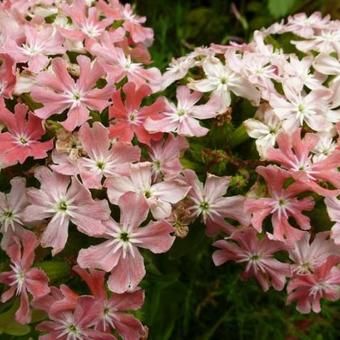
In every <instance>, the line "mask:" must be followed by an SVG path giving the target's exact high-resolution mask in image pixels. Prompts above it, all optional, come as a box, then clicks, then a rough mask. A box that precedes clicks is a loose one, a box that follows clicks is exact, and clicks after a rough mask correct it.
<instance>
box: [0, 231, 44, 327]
mask: <svg viewBox="0 0 340 340" xmlns="http://www.w3.org/2000/svg"><path fill="white" fill-rule="evenodd" d="M37 246H38V241H37V238H36V237H35V235H34V234H33V233H32V232H30V231H27V230H25V231H24V230H22V231H20V233H19V234H13V235H12V239H11V242H10V243H9V244H8V245H7V247H6V253H7V255H8V256H9V257H10V259H11V263H12V264H11V269H12V270H11V271H9V272H3V273H0V282H1V283H3V284H6V285H8V286H10V288H9V289H8V290H7V291H5V292H4V293H3V294H2V296H1V302H3V303H4V302H6V301H8V300H9V299H10V298H11V297H12V296H13V295H14V294H16V295H20V306H19V309H18V310H17V312H16V313H15V319H16V320H17V321H18V322H20V323H22V324H26V323H29V322H30V320H31V311H30V307H29V297H28V293H30V294H31V295H32V296H33V298H39V297H41V296H44V295H46V294H48V293H49V292H50V289H49V287H48V277H47V275H46V274H45V273H44V272H43V271H42V270H40V269H37V268H31V267H32V264H33V261H34V250H35V248H37Z"/></svg>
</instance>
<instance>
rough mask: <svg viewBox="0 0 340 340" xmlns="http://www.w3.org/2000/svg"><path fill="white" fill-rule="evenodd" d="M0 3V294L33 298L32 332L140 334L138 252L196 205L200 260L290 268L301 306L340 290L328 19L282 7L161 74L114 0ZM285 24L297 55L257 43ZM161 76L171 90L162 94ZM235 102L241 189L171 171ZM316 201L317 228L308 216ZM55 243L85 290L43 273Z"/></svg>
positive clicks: (270, 278) (335, 30)
mask: <svg viewBox="0 0 340 340" xmlns="http://www.w3.org/2000/svg"><path fill="white" fill-rule="evenodd" d="M0 11H1V16H0V75H1V76H0V95H1V96H0V123H1V127H2V129H1V133H0V164H1V169H2V175H3V178H5V184H4V185H2V187H1V189H2V191H3V192H1V194H0V221H1V234H2V239H1V248H2V250H3V251H4V252H5V253H6V254H7V255H8V258H9V260H10V261H9V263H8V264H9V267H10V270H9V271H4V272H2V273H1V274H0V283H2V284H4V285H7V286H8V287H9V288H8V290H6V291H4V292H3V294H2V296H1V299H2V301H3V302H5V301H8V300H10V299H11V298H12V297H13V296H14V295H19V296H20V303H19V307H18V309H17V311H16V320H17V321H18V322H20V323H23V324H25V323H29V322H30V321H31V310H32V309H34V310H42V311H44V312H45V313H46V315H47V316H46V318H48V319H46V320H44V321H42V322H40V323H39V324H38V326H37V330H39V331H41V332H42V334H43V335H41V339H116V336H121V337H122V338H124V339H141V338H145V337H146V336H147V327H146V326H144V325H143V324H142V323H141V322H140V321H139V320H137V318H136V317H135V316H134V314H133V311H134V310H136V309H138V308H140V307H141V306H142V304H143V301H144V291H143V290H142V289H141V288H140V286H139V285H140V283H141V281H142V280H143V278H144V277H145V275H146V269H145V265H144V256H145V255H146V254H147V252H148V251H150V252H152V253H154V254H159V253H165V252H167V251H168V250H169V249H170V248H171V246H172V244H173V243H174V241H175V239H176V236H177V237H185V236H186V233H187V232H188V231H189V232H190V227H188V226H189V225H190V224H191V223H192V222H193V221H194V220H196V219H197V220H199V221H201V222H202V223H203V224H204V225H205V226H206V234H207V235H208V236H209V237H211V238H213V239H214V243H213V246H214V247H216V248H218V249H217V250H215V251H214V253H213V255H212V258H213V262H214V264H215V265H222V264H223V263H225V262H226V261H235V262H244V263H245V264H246V269H245V271H244V273H243V274H242V277H243V278H244V279H248V278H250V277H254V278H255V279H256V280H257V281H258V282H259V284H260V286H261V287H262V288H263V290H265V291H266V290H268V289H269V288H270V287H271V286H272V287H273V288H274V289H276V290H282V289H284V287H285V284H286V282H287V281H288V284H287V292H288V300H287V301H288V302H292V301H296V302H297V309H298V310H299V311H300V312H302V313H308V312H310V311H311V310H312V311H314V312H319V311H320V300H321V299H328V300H332V301H333V300H336V299H338V298H340V269H339V268H338V265H339V264H340V248H339V244H340V200H338V199H337V196H338V195H339V194H340V172H339V171H338V167H340V148H339V146H338V145H339V144H338V141H337V139H338V134H339V130H340V127H339V124H340V111H339V106H340V101H339V98H340V92H339V89H340V61H339V57H340V33H339V32H340V25H339V22H338V21H331V20H330V18H328V17H324V18H322V17H321V15H320V14H319V13H315V14H313V15H312V16H311V17H306V16H305V15H304V14H298V15H295V16H293V17H290V18H288V22H287V23H285V24H284V23H281V24H275V25H273V26H271V27H269V28H268V29H264V30H262V31H257V32H255V34H254V38H253V40H252V41H251V42H250V43H249V44H241V45H238V44H235V43H231V44H230V45H227V46H222V45H211V46H210V47H207V48H197V49H195V50H194V51H193V52H191V53H190V54H188V55H187V56H184V57H180V58H179V59H174V60H173V61H172V62H171V64H170V65H169V67H168V69H167V70H166V71H165V72H164V73H163V74H162V73H161V72H160V70H159V69H157V68H156V67H152V66H150V64H151V57H150V54H149V52H148V47H149V45H150V44H151V42H152V40H153V32H152V30H151V29H150V28H147V27H145V26H144V22H145V20H146V18H144V17H139V16H137V15H136V14H135V13H134V12H133V10H132V8H131V6H130V5H128V4H126V5H122V4H120V3H119V1H118V0H110V1H106V2H105V1H103V0H99V1H89V0H74V1H66V0H64V1H57V0H55V1H54V0H29V1H26V0H25V1H23V0H19V1H12V0H6V1H4V2H2V3H1V5H0ZM286 33H290V34H294V35H295V38H294V39H296V40H292V41H291V44H292V48H295V49H296V50H297V51H298V52H299V55H303V57H301V58H298V57H297V53H296V54H287V53H285V52H284V51H283V50H282V49H278V48H276V47H274V46H273V45H272V44H269V43H268V41H271V40H270V39H267V38H268V37H269V36H270V37H271V38H272V37H273V36H275V37H278V39H279V37H280V35H281V34H286ZM273 39H274V38H272V40H273ZM171 87H174V88H175V90H176V91H173V93H175V92H176V96H175V98H173V97H172V96H171V95H169V96H168V97H165V96H164V93H167V92H164V91H165V90H166V89H168V88H171ZM169 93H171V91H169ZM239 101H242V102H246V103H247V104H248V107H252V108H254V114H250V115H249V116H248V117H249V118H248V119H247V120H245V121H244V122H243V123H242V125H241V126H240V127H239V128H241V129H242V128H243V127H244V128H245V129H246V131H247V132H248V134H249V136H250V137H251V138H254V139H255V144H256V148H257V151H258V155H259V158H260V159H259V160H258V162H260V163H261V165H259V166H257V167H256V171H254V170H253V174H252V175H253V177H254V178H256V180H255V181H256V182H255V183H254V182H253V183H251V184H253V186H252V187H250V186H248V187H247V188H246V189H244V188H243V189H242V190H237V189H238V187H237V183H236V182H237V181H236V182H235V176H233V175H235V172H234V173H233V172H232V171H230V172H229V171H226V173H223V174H221V173H215V174H213V173H211V172H213V171H210V170H209V168H208V170H207V171H206V173H204V172H202V171H199V170H197V167H195V166H191V169H188V167H189V166H186V167H187V168H186V169H185V168H184V165H187V164H188V165H190V164H191V163H190V162H186V159H185V158H183V154H184V153H185V152H186V151H187V150H189V152H190V150H191V149H193V148H194V142H193V143H191V142H192V141H196V140H197V139H198V138H192V137H201V138H206V137H205V136H209V135H210V134H213V133H214V129H217V127H218V126H221V124H222V125H223V124H226V125H227V124H235V121H237V120H235V119H234V117H235V116H237V112H235V113H232V114H231V116H232V117H229V118H228V117H227V119H226V121H223V119H224V117H225V116H228V115H230V113H231V106H233V105H234V104H235V105H236V104H237V102H239ZM228 119H229V122H228ZM230 120H233V123H230ZM234 136H235V135H234ZM225 138H226V141H227V136H225ZM235 138H236V137H235ZM231 143H234V144H236V143H237V141H235V140H234V141H233V140H232V141H231ZM209 147H210V146H209ZM209 150H210V151H214V150H211V149H209ZM209 150H208V151H209ZM215 151H216V150H215ZM212 154H213V155H214V153H212ZM232 157H233V156H232V155H231V156H229V158H232ZM219 161H220V160H219V159H217V161H216V159H215V162H217V163H218V162H219ZM232 161H233V162H234V165H235V164H239V163H238V161H236V160H232ZM241 161H242V160H241ZM250 168H251V167H249V169H248V170H249V172H251V169H250ZM253 169H254V167H253ZM195 170H196V171H195ZM204 177H206V179H205V182H204V183H203V182H202V179H204ZM250 177H251V176H249V178H250ZM249 181H250V179H249ZM235 183H236V184H235ZM9 188H10V189H9ZM8 189H9V190H8ZM316 206H321V207H322V209H321V210H322V211H323V213H324V214H327V218H329V219H330V220H331V221H332V222H334V223H335V224H334V226H333V227H332V229H331V230H330V231H323V226H320V225H318V220H317V219H315V218H313V217H312V215H311V214H310V213H311V212H313V211H314V209H315V207H316ZM319 210H320V209H319ZM195 227H196V226H195ZM202 232H204V231H203V230H202ZM78 239H79V240H81V242H80V243H79V242H76V241H77V240H78ZM44 248H46V249H44ZM145 249H146V250H147V251H145ZM70 254H71V256H70ZM278 255H280V256H279V257H278ZM53 258H57V259H61V260H67V261H68V262H69V263H71V265H72V267H73V270H74V272H75V273H77V274H78V275H79V277H80V278H81V279H82V280H83V281H84V282H85V283H86V285H87V286H88V289H85V290H84V291H83V290H81V291H76V288H74V287H73V286H72V285H71V287H69V286H67V285H65V284H61V285H60V286H59V287H56V286H53V280H52V279H51V278H49V271H48V269H46V273H45V272H44V271H43V269H44V265H43V264H44V261H51V259H52V261H53ZM39 265H40V267H41V268H38V267H39ZM45 268H47V267H46V266H45ZM74 276H76V275H74ZM77 280H80V279H79V278H77ZM13 300H14V299H13Z"/></svg>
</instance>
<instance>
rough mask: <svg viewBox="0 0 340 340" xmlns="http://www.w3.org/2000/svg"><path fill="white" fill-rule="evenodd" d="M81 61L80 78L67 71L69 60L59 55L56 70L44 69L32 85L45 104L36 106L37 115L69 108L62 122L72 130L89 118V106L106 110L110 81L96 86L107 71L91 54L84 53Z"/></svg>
mask: <svg viewBox="0 0 340 340" xmlns="http://www.w3.org/2000/svg"><path fill="white" fill-rule="evenodd" d="M77 62H78V64H79V66H80V76H79V78H78V80H77V81H76V82H75V81H74V80H73V78H72V77H71V76H70V75H69V74H68V72H67V64H66V61H64V60H63V59H62V58H55V59H53V60H52V69H53V73H51V72H50V71H47V72H42V73H40V74H39V75H38V77H37V81H36V85H35V86H33V88H32V98H33V99H34V100H35V101H37V102H40V103H42V104H43V105H44V106H43V107H42V108H40V109H37V110H35V115H36V116H38V117H40V118H42V119H46V118H48V117H50V116H52V115H53V114H61V113H62V112H63V111H64V110H66V109H68V112H67V119H66V120H65V121H64V122H63V123H62V125H63V126H64V128H65V129H66V130H68V131H72V130H74V129H75V128H76V127H77V126H80V125H82V124H84V123H85V122H86V121H87V120H88V119H89V110H97V111H102V110H104V108H105V107H106V106H108V104H109V102H108V99H109V97H110V95H111V94H112V88H111V86H109V85H107V86H105V87H104V88H102V89H99V88H95V86H96V82H97V81H98V79H100V78H101V77H102V76H103V75H104V74H105V72H104V70H103V69H102V68H101V66H99V65H98V63H97V62H96V61H95V62H91V60H90V59H89V58H88V57H85V56H83V55H80V56H78V57H77Z"/></svg>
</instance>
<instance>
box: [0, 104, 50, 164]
mask: <svg viewBox="0 0 340 340" xmlns="http://www.w3.org/2000/svg"><path fill="white" fill-rule="evenodd" d="M27 112H28V107H27V106H26V105H24V104H17V105H16V106H15V108H14V114H13V113H12V112H10V111H9V110H7V108H6V106H5V102H4V100H3V98H1V99H0V121H1V122H2V123H3V124H5V126H6V127H7V130H8V131H7V132H3V133H1V134H0V157H1V159H2V161H3V162H4V163H5V165H7V166H10V165H14V164H16V163H17V162H19V163H21V164H22V163H24V162H25V160H26V159H27V158H28V157H33V158H34V159H42V158H45V157H47V151H49V150H51V149H52V148H53V141H52V140H49V141H46V142H40V141H39V140H40V138H41V137H42V136H43V135H44V134H45V130H44V128H43V126H42V121H41V120H40V119H39V118H38V117H35V116H34V115H33V114H32V112H28V113H27ZM27 116H28V119H27Z"/></svg>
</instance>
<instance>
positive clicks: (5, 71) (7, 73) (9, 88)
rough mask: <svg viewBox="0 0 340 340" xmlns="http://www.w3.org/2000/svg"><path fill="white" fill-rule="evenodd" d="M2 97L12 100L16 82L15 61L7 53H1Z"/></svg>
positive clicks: (0, 89)
mask: <svg viewBox="0 0 340 340" xmlns="http://www.w3.org/2000/svg"><path fill="white" fill-rule="evenodd" d="M0 63H1V65H0V95H2V96H4V97H5V98H11V97H12V94H13V91H14V86H15V82H16V76H15V72H14V60H13V59H12V58H11V57H10V56H9V55H8V54H6V53H0Z"/></svg>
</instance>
